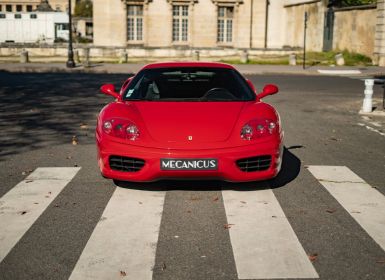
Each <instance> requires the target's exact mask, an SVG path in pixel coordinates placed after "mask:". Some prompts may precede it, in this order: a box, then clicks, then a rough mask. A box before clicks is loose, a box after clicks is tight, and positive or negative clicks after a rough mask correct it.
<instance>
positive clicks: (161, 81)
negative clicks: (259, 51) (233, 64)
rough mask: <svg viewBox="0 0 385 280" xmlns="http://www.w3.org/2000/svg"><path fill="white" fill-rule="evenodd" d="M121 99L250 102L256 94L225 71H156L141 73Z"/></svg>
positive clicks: (160, 69) (209, 69) (238, 75)
mask: <svg viewBox="0 0 385 280" xmlns="http://www.w3.org/2000/svg"><path fill="white" fill-rule="evenodd" d="M123 98H124V100H148V101H249V100H254V99H255V95H254V93H253V92H252V91H251V90H250V88H249V87H248V85H247V83H246V81H245V79H244V78H243V77H242V76H241V75H240V74H239V73H238V72H237V71H235V70H233V69H226V68H196V67H194V68H192V67H182V68H176V67H173V68H157V69H144V70H142V71H140V72H139V73H138V74H137V75H136V77H135V78H134V79H133V81H132V82H131V83H130V85H129V86H128V88H127V89H126V90H125V92H124V94H123Z"/></svg>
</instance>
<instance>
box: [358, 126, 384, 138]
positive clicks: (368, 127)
mask: <svg viewBox="0 0 385 280" xmlns="http://www.w3.org/2000/svg"><path fill="white" fill-rule="evenodd" d="M357 124H358V125H359V126H363V127H365V128H366V129H367V130H370V131H373V132H376V133H378V134H380V135H381V136H385V133H383V132H381V131H379V130H377V129H375V128H373V127H371V126H368V125H366V124H363V123H357Z"/></svg>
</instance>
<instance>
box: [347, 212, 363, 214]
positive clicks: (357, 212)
mask: <svg viewBox="0 0 385 280" xmlns="http://www.w3.org/2000/svg"><path fill="white" fill-rule="evenodd" d="M350 213H354V214H360V213H361V212H360V211H352V212H350Z"/></svg>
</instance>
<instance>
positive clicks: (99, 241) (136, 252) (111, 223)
mask: <svg viewBox="0 0 385 280" xmlns="http://www.w3.org/2000/svg"><path fill="white" fill-rule="evenodd" d="M164 196H165V192H155V191H144V190H130V189H124V188H117V189H116V190H115V192H114V194H113V195H112V197H111V199H110V201H109V202H108V204H107V206H106V209H105V210H104V213H103V215H102V217H101V219H100V221H99V222H98V224H97V225H96V227H95V229H94V232H93V233H92V235H91V237H90V239H89V240H88V243H87V245H86V247H85V248H84V251H83V253H82V255H81V256H80V259H79V260H78V263H77V264H76V267H75V269H74V270H73V272H72V275H71V277H70V279H72V280H74V279H121V277H122V276H125V277H124V279H135V280H137V279H141V280H146V279H152V269H153V266H154V263H155V251H156V244H157V241H158V232H159V226H160V220H161V216H162V212H163V203H164Z"/></svg>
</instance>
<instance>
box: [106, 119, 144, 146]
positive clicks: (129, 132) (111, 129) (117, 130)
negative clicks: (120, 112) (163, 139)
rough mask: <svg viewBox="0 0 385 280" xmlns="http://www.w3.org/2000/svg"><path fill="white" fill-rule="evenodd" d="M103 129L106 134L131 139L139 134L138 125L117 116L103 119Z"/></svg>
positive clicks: (136, 137)
mask: <svg viewBox="0 0 385 280" xmlns="http://www.w3.org/2000/svg"><path fill="white" fill-rule="evenodd" d="M103 131H104V132H105V133H106V134H108V135H111V136H114V137H118V138H123V139H128V140H131V141H134V140H137V139H138V138H139V135H140V133H139V129H138V127H137V126H136V125H135V124H134V123H133V122H131V121H129V120H125V119H119V118H115V119H111V120H107V121H105V122H104V123H103Z"/></svg>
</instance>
